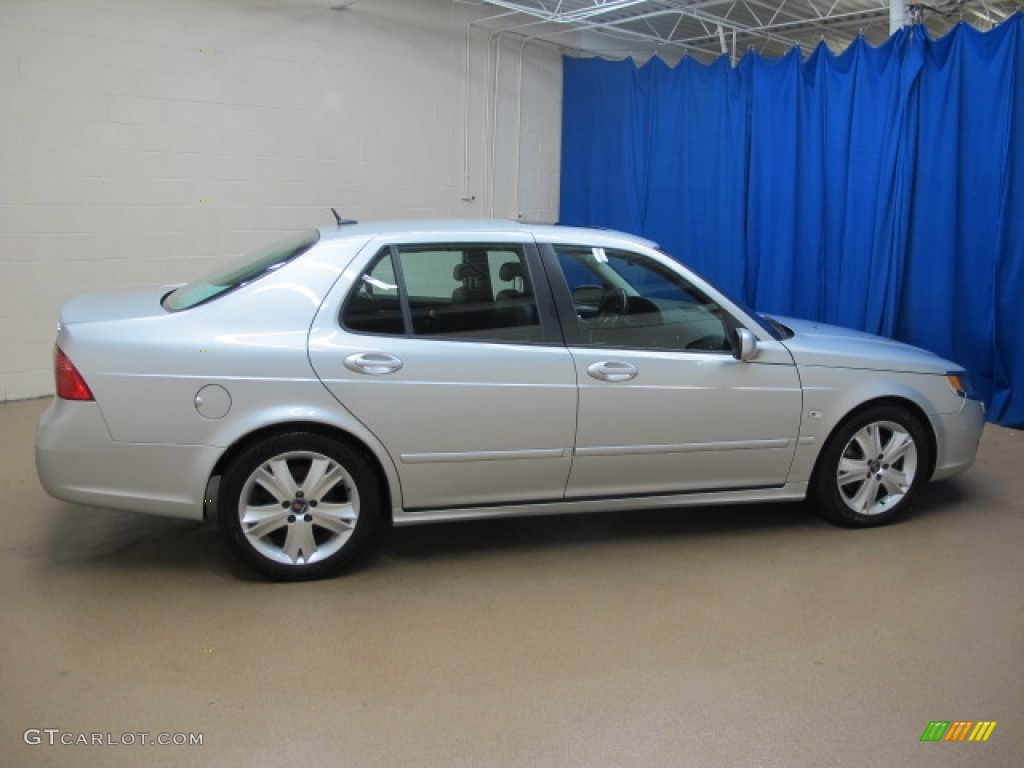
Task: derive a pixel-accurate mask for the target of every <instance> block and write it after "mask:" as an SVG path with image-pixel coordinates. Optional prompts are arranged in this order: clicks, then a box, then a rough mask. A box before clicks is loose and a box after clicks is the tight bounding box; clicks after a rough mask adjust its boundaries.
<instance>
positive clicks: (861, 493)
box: [849, 475, 878, 515]
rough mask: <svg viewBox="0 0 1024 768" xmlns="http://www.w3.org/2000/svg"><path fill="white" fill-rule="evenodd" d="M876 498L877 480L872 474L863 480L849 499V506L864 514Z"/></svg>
mask: <svg viewBox="0 0 1024 768" xmlns="http://www.w3.org/2000/svg"><path fill="white" fill-rule="evenodd" d="M877 498H878V480H876V479H875V477H874V476H873V475H872V476H871V477H869V478H868V479H867V480H865V481H864V482H863V483H862V484H861V486H860V488H858V489H857V493H856V494H854V496H853V498H852V499H849V503H850V506H851V507H852V508H853V510H854V511H855V512H859V513H860V514H862V515H866V514H868V513H869V511H870V510H871V507H872V506H873V505H874V503H875V499H877Z"/></svg>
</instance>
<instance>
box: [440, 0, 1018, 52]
mask: <svg viewBox="0 0 1024 768" xmlns="http://www.w3.org/2000/svg"><path fill="white" fill-rule="evenodd" d="M457 1H459V2H464V3H468V4H472V5H478V6H482V7H484V8H485V9H487V10H492V9H493V13H492V14H490V15H489V16H487V17H486V18H485V19H484V20H483V23H486V24H488V25H489V26H493V27H494V28H495V29H503V30H506V31H509V32H516V33H519V34H523V35H527V36H529V37H532V38H535V39H543V40H548V41H550V42H552V43H556V44H560V45H564V46H566V47H569V48H579V49H582V50H585V51H587V52H590V53H599V54H600V53H605V54H610V55H640V56H645V55H650V54H654V53H656V54H658V55H660V56H662V57H664V58H666V59H668V60H670V61H671V60H677V59H679V58H681V57H683V56H692V57H694V58H696V59H698V60H700V61H704V62H707V61H710V60H712V59H714V58H716V57H718V56H720V55H722V54H723V53H727V54H729V55H731V56H733V57H734V59H735V58H737V57H742V56H743V55H744V54H745V53H747V52H748V51H750V50H756V51H759V52H760V53H762V54H764V55H767V56H781V55H783V54H785V53H786V52H787V51H789V50H790V49H792V48H794V47H796V46H801V47H802V49H803V50H804V51H805V52H806V53H808V54H809V53H810V52H811V51H812V50H813V49H814V48H815V47H816V46H817V45H818V44H819V43H820V42H821V41H824V42H825V43H826V44H827V45H828V47H829V48H830V49H831V50H832V51H833V52H834V53H839V52H841V51H843V50H844V49H845V48H846V47H847V46H848V45H849V44H850V43H851V42H853V40H854V39H855V38H856V37H857V36H858V35H861V34H862V35H864V37H865V38H867V40H868V42H869V43H871V44H872V45H880V44H881V43H883V42H885V40H886V39H887V38H888V37H889V25H890V9H889V2H888V0H457ZM1022 9H1024V0H950V1H945V2H944V1H942V0H936V2H930V3H922V2H918V1H917V0H911V2H907V3H906V6H905V23H907V24H911V23H919V24H922V25H923V26H924V27H925V28H926V29H927V31H928V33H929V34H930V35H931V36H933V37H941V36H942V35H944V34H945V33H946V32H948V31H949V30H950V29H951V28H952V27H953V26H954V25H956V24H957V23H959V22H961V21H963V22H966V23H968V24H970V25H972V26H974V27H977V28H978V29H981V30H988V29H991V28H992V27H993V26H995V25H996V24H999V23H1000V22H1002V21H1004V20H1005V19H1007V18H1009V17H1010V16H1011V15H1013V13H1015V12H1016V11H1018V10H1022Z"/></svg>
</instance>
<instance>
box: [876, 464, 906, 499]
mask: <svg viewBox="0 0 1024 768" xmlns="http://www.w3.org/2000/svg"><path fill="white" fill-rule="evenodd" d="M881 483H882V487H883V488H885V492H886V493H887V494H889V495H890V496H902V495H903V494H905V493H906V492H907V491H908V490H909V489H910V483H911V481H910V479H909V478H908V477H907V475H906V473H905V472H900V471H899V470H898V469H889V470H887V471H885V472H883V473H882V480H881Z"/></svg>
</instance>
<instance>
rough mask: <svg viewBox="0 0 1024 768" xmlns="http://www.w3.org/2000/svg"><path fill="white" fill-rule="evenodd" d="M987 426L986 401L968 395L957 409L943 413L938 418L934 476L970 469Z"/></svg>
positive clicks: (949, 474) (944, 475)
mask: <svg viewBox="0 0 1024 768" xmlns="http://www.w3.org/2000/svg"><path fill="white" fill-rule="evenodd" d="M984 428H985V404H984V403H983V402H981V401H980V400H971V399H965V400H964V405H963V407H962V408H961V409H960V410H959V411H957V412H956V413H948V414H940V415H939V416H938V417H937V419H936V421H935V431H936V435H937V437H938V446H939V453H938V455H937V456H936V457H935V471H934V472H933V473H932V479H933V480H942V479H944V478H947V477H953V476H954V475H959V474H960V473H961V472H966V471H967V470H968V469H969V468H970V467H971V465H972V464H974V459H975V457H976V456H977V455H978V443H979V442H980V441H981V433H982V430H983V429H984Z"/></svg>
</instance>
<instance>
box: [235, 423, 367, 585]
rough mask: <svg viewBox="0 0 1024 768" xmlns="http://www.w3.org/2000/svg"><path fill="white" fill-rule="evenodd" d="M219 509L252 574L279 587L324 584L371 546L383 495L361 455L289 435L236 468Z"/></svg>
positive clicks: (252, 452) (251, 452)
mask: <svg viewBox="0 0 1024 768" xmlns="http://www.w3.org/2000/svg"><path fill="white" fill-rule="evenodd" d="M218 509H219V510H220V511H219V522H220V527H221V531H222V532H223V534H224V537H225V539H226V541H227V544H228V547H229V548H230V549H231V551H232V552H233V553H234V554H235V555H236V556H237V557H238V558H239V559H240V560H241V561H242V562H243V563H245V564H246V565H248V566H249V567H250V568H252V569H253V570H255V571H257V572H258V573H260V574H262V575H264V576H267V577H269V578H272V579H278V580H285V581H298V580H306V579H319V578H324V577H326V576H331V575H333V574H335V573H337V572H338V571H339V570H340V569H341V568H343V567H344V566H345V565H346V564H347V563H348V562H349V561H350V560H351V559H352V557H353V556H355V555H356V554H357V553H358V552H359V550H360V549H362V547H363V546H364V544H365V543H366V541H367V540H368V539H369V537H370V534H371V532H372V531H371V529H372V528H373V527H374V525H375V523H376V521H377V519H378V517H379V511H380V491H379V488H378V486H377V482H376V478H375V476H374V473H373V470H372V469H371V468H370V466H369V464H368V463H367V462H366V460H365V459H364V458H363V457H362V456H360V455H359V454H358V453H357V452H356V451H353V450H352V449H351V448H349V447H348V446H346V445H343V444H341V443H339V442H336V441H334V440H331V439H329V438H326V437H323V436H322V435H316V434H310V433H290V434H284V435H279V436H276V437H273V438H271V439H269V440H265V441H263V442H261V443H258V444H256V445H254V446H253V447H251V448H249V449H248V450H246V451H245V452H244V453H242V454H241V455H240V456H239V457H238V458H237V459H236V460H235V461H234V462H232V464H231V465H230V467H228V469H227V471H226V472H225V473H224V477H223V479H222V481H221V485H220V494H219V497H218Z"/></svg>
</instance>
